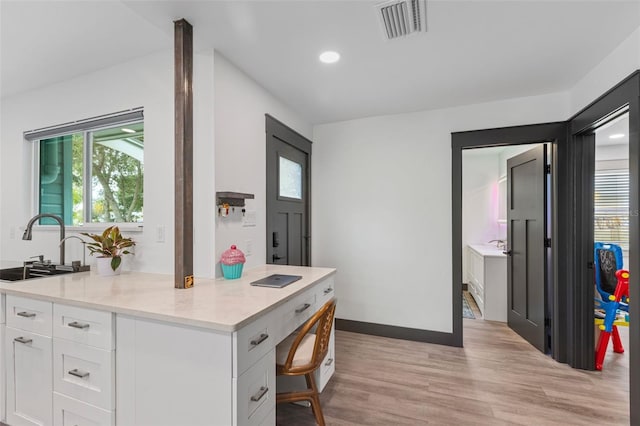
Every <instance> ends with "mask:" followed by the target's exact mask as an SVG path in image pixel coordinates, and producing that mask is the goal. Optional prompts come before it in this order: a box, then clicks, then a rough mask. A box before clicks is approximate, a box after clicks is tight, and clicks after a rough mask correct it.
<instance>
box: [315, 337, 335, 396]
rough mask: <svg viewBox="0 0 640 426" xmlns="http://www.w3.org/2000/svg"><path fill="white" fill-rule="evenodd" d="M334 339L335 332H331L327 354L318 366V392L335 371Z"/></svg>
mask: <svg viewBox="0 0 640 426" xmlns="http://www.w3.org/2000/svg"><path fill="white" fill-rule="evenodd" d="M335 360H336V339H335V332H334V331H332V332H331V338H330V340H329V351H328V352H327V356H326V357H325V358H324V360H322V364H320V367H319V368H318V374H317V375H316V378H317V382H318V383H317V385H318V389H319V390H320V392H322V390H323V389H324V387H325V386H326V384H327V383H328V382H329V379H330V378H331V376H333V373H334V372H335V371H336V362H335Z"/></svg>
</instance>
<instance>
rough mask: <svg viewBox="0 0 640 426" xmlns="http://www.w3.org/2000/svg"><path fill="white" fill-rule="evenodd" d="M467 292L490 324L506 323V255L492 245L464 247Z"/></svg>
mask: <svg viewBox="0 0 640 426" xmlns="http://www.w3.org/2000/svg"><path fill="white" fill-rule="evenodd" d="M467 274H468V276H467V282H468V285H469V293H471V295H472V296H473V298H474V299H475V301H476V304H477V305H478V308H480V312H481V313H482V317H483V318H484V319H486V320H490V321H502V322H506V321H507V256H506V255H505V254H503V253H502V250H500V249H498V248H497V247H493V246H486V245H480V244H478V245H475V244H471V245H468V246H467Z"/></svg>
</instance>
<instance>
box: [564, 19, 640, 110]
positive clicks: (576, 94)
mask: <svg viewBox="0 0 640 426" xmlns="http://www.w3.org/2000/svg"><path fill="white" fill-rule="evenodd" d="M638 69H640V27H638V29H636V30H635V31H634V32H633V33H632V34H631V35H630V36H629V37H627V39H626V40H624V41H623V42H622V43H621V44H620V45H619V46H618V47H617V48H616V49H614V50H613V51H612V52H611V53H610V54H609V55H608V56H607V57H606V58H604V59H603V60H602V61H601V62H600V63H599V64H598V65H597V66H596V67H595V68H593V69H592V70H591V71H589V72H588V73H587V74H586V75H585V76H584V77H583V78H582V79H581V80H580V81H578V82H577V83H576V84H575V85H574V86H573V88H572V89H571V113H572V114H574V113H577V112H578V111H580V110H581V109H583V108H584V107H586V106H587V105H589V104H590V103H591V102H593V101H595V100H596V99H597V98H598V97H600V96H601V95H603V94H604V93H606V92H607V91H608V90H609V89H611V88H612V87H613V86H615V85H616V84H618V83H620V82H621V81H622V80H623V79H624V78H626V77H628V76H629V75H630V74H631V73H633V72H634V71H636V70H638ZM566 118H568V117H566Z"/></svg>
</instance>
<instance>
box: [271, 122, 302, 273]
mask: <svg viewBox="0 0 640 426" xmlns="http://www.w3.org/2000/svg"><path fill="white" fill-rule="evenodd" d="M310 155H311V141H309V140H308V139H306V138H304V137H303V136H301V135H299V134H298V133H296V132H294V131H293V130H291V129H290V128H288V127H287V126H285V125H283V124H282V123H280V122H279V121H277V120H275V119H273V118H272V117H270V116H267V259H266V261H267V263H274V264H280V265H299V266H309V264H310V254H309V241H310V237H311V236H310V226H309V200H310V193H309V192H310V186H311V185H310V182H309V175H310V173H309V172H310V170H309V166H310Z"/></svg>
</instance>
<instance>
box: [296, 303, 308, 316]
mask: <svg viewBox="0 0 640 426" xmlns="http://www.w3.org/2000/svg"><path fill="white" fill-rule="evenodd" d="M310 307H311V305H310V304H309V303H305V304H304V305H302V306H301V307H300V308H298V309H296V314H301V313H303V312H304V311H306V310H307V309H309V308H310Z"/></svg>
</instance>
